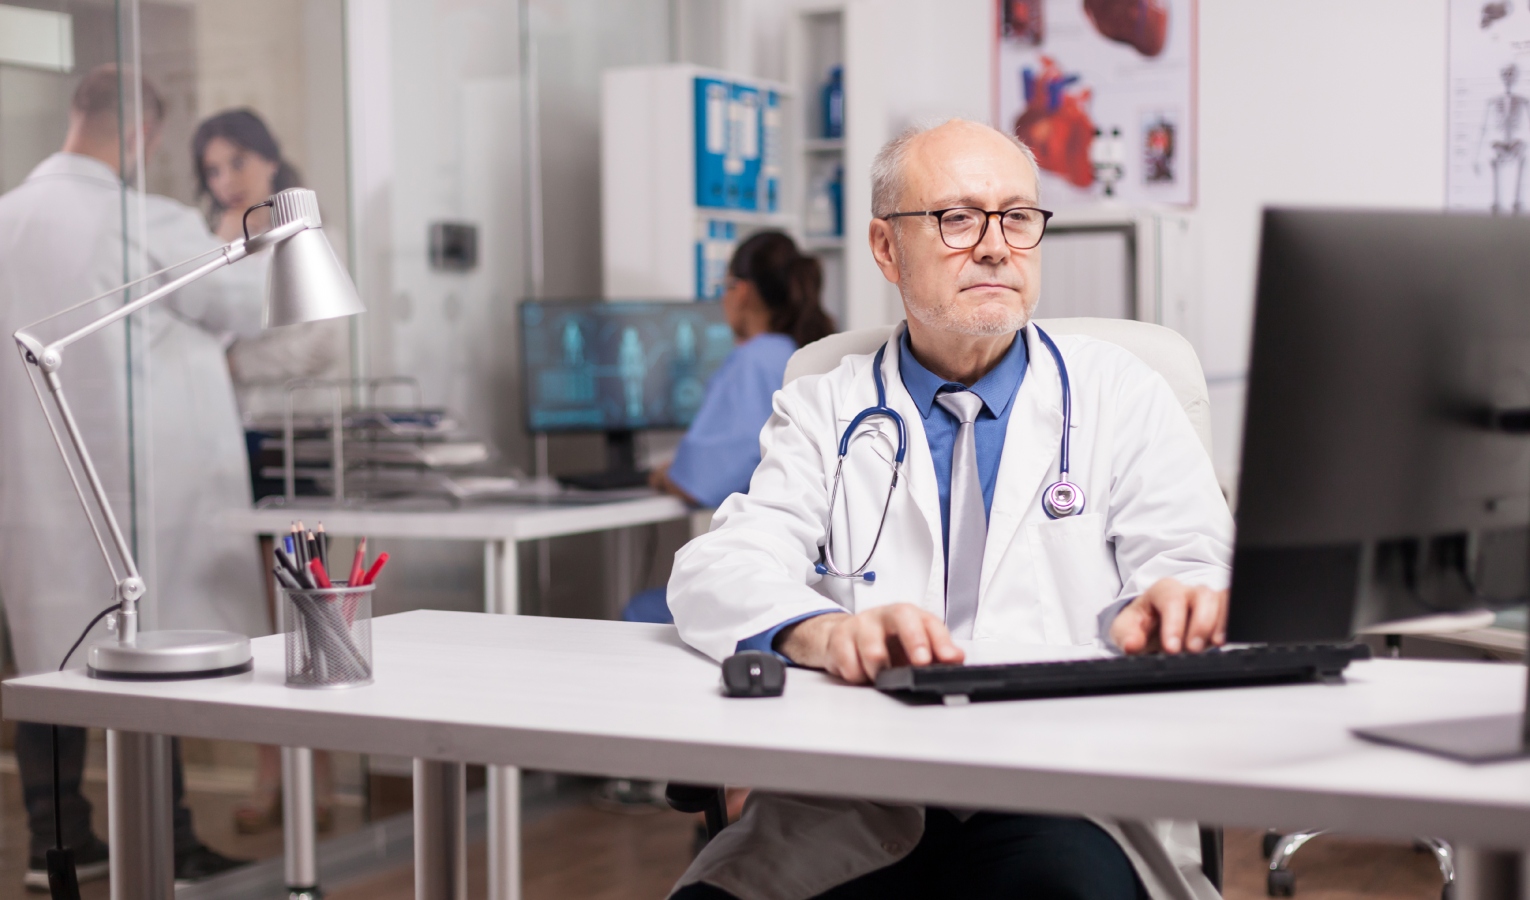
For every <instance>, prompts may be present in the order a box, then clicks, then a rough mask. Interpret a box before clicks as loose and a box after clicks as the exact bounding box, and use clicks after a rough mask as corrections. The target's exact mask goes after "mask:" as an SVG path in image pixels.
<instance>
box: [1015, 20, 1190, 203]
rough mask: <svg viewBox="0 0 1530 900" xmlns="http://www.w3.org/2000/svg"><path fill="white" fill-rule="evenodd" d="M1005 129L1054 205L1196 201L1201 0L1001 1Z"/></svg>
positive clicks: (1043, 194)
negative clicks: (1031, 161)
mask: <svg viewBox="0 0 1530 900" xmlns="http://www.w3.org/2000/svg"><path fill="white" fill-rule="evenodd" d="M996 2H997V4H998V19H997V26H998V79H999V83H998V85H997V86H996V90H995V92H994V96H995V97H996V98H997V104H998V110H997V114H998V117H999V121H998V122H997V123H996V124H998V125H999V127H1001V128H1007V129H1011V130H1013V131H1014V133H1015V136H1016V137H1018V138H1020V139H1021V140H1022V141H1025V142H1026V144H1028V145H1029V146H1030V148H1031V149H1032V150H1034V151H1035V153H1036V159H1037V162H1038V163H1040V165H1041V178H1042V183H1041V194H1042V197H1043V198H1044V199H1045V201H1046V203H1047V205H1050V206H1059V207H1065V206H1078V205H1084V204H1089V203H1095V202H1099V201H1114V202H1118V203H1122V204H1126V205H1133V204H1154V203H1168V204H1180V205H1190V204H1192V203H1194V202H1195V152H1196V135H1195V125H1196V123H1195V16H1196V4H1195V0H996Z"/></svg>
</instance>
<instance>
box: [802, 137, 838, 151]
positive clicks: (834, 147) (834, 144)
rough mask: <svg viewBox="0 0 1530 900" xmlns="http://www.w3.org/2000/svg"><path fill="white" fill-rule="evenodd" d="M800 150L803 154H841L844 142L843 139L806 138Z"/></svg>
mask: <svg viewBox="0 0 1530 900" xmlns="http://www.w3.org/2000/svg"><path fill="white" fill-rule="evenodd" d="M802 150H803V152H805V153H843V152H845V141H844V139H843V138H808V139H807V140H805V141H803V142H802Z"/></svg>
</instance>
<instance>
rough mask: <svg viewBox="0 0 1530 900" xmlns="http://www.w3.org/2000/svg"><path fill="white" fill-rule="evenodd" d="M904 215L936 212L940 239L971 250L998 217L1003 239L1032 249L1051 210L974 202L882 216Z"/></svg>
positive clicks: (1017, 248) (959, 248) (952, 246)
mask: <svg viewBox="0 0 1530 900" xmlns="http://www.w3.org/2000/svg"><path fill="white" fill-rule="evenodd" d="M903 216H934V217H935V221H936V222H938V223H940V239H941V240H942V241H945V242H946V246H947V247H950V248H951V249H952V250H971V249H972V248H973V247H976V246H977V245H978V244H981V243H982V242H983V237H984V236H985V235H987V234H988V219H989V217H991V216H998V217H999V234H1000V235H1001V236H1003V238H1004V243H1006V244H1008V245H1010V246H1011V247H1013V248H1014V249H1016V250H1030V249H1031V248H1033V247H1035V246H1036V245H1037V244H1039V243H1041V238H1042V235H1044V234H1046V231H1047V220H1048V219H1050V218H1052V212H1051V211H1050V210H1046V209H1037V208H1036V207H1034V206H1016V207H1014V208H1013V209H1004V210H999V209H993V210H988V209H978V208H977V207H975V206H956V207H952V208H951V209H927V210H923V211H921V212H899V213H888V214H887V215H885V216H879V217H878V218H882V219H897V218H900V217H903Z"/></svg>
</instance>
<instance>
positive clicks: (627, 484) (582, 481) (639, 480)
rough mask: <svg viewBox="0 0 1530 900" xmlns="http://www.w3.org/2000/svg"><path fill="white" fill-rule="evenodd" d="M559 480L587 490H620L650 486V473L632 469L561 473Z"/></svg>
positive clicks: (570, 485)
mask: <svg viewBox="0 0 1530 900" xmlns="http://www.w3.org/2000/svg"><path fill="white" fill-rule="evenodd" d="M558 480H559V481H561V482H563V483H564V484H565V485H567V486H569V487H571V488H579V489H580V490H585V491H620V490H626V489H628V488H640V487H648V473H647V472H637V471H632V470H620V469H618V470H615V471H606V472H586V473H584V474H582V475H559V476H558Z"/></svg>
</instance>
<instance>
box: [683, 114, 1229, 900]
mask: <svg viewBox="0 0 1530 900" xmlns="http://www.w3.org/2000/svg"><path fill="white" fill-rule="evenodd" d="M872 181H873V185H872V193H873V197H872V203H873V214H874V216H875V219H874V220H873V221H872V224H871V251H872V254H873V256H874V257H875V258H876V262H877V265H878V266H879V267H880V268H881V270H882V273H883V275H885V276H886V277H887V279H888V280H889V281H892V282H894V283H896V284H897V285H898V287H899V290H900V292H901V293H902V296H903V304H904V309H905V311H906V313H907V324H906V327H900V328H898V329H896V330H895V331H894V334H893V336H892V338H891V339H890V340H889V341H888V342H887V344H886V345H885V346H884V347H883V348H882V349H881V350H880V351H878V352H877V353H876V354H874V355H867V356H852V357H847V358H846V359H845V360H844V361H843V362H842V363H841V364H840V365H839V367H838V368H837V369H835V370H834V371H832V372H830V373H828V374H826V375H822V376H810V377H806V378H801V379H798V380H796V381H794V382H793V383H792V384H790V385H788V386H787V387H786V388H784V389H783V390H781V391H780V392H778V393H777V394H776V396H775V412H774V415H773V416H772V418H771V419H770V421H769V423H768V424H767V425H766V426H765V430H764V431H763V432H762V433H761V436H760V443H761V447H762V452H763V458H762V461H761V463H760V466H759V468H758V469H757V470H756V471H755V473H754V479H753V481H752V482H751V483H750V488H749V493H748V494H747V495H743V494H735V495H734V496H733V497H731V498H730V499H729V500H728V501H727V502H726V503H724V504H723V505H722V507H721V508H720V509H719V510H718V511H717V515H716V517H715V520H714V524H713V528H712V531H711V532H710V533H709V534H706V535H704V536H702V537H699V538H697V539H696V540H694V541H692V542H691V543H689V544H687V545H686V546H685V547H684V548H683V549H682V550H681V551H680V552H679V554H677V556H676V558H675V567H674V572H673V575H672V576H671V578H670V582H669V598H670V600H669V602H670V607H671V609H672V610H673V612H674V615H675V623H676V625H677V626H678V627H679V630H680V634H681V636H682V637H683V638H684V639H685V641H686V642H687V643H689V644H691V645H692V646H694V647H696V648H698V649H699V650H701V651H703V652H705V653H707V654H708V655H710V656H712V657H714V658H717V659H721V658H723V657H726V656H728V655H730V654H732V653H734V652H736V651H738V650H741V649H751V648H753V649H761V650H771V651H775V652H777V653H780V654H782V655H784V656H785V657H786V658H787V659H788V660H789V661H791V662H793V663H795V664H797V665H801V666H810V667H816V668H821V669H825V670H827V671H828V672H829V673H831V674H833V675H836V676H838V677H839V678H841V679H843V680H844V681H846V682H849V683H852V684H862V683H866V682H868V681H870V680H872V679H873V678H874V677H875V676H876V673H877V672H878V671H880V670H881V669H883V668H885V667H887V666H889V665H898V664H904V663H909V664H913V665H924V664H928V663H931V662H937V661H938V662H946V663H951V662H959V661H961V660H962V659H963V651H962V650H961V649H960V647H958V646H957V644H956V643H955V642H954V641H953V637H954V638H959V639H971V640H985V639H988V640H992V639H1005V640H1010V641H1019V642H1029V643H1050V644H1088V643H1091V642H1094V641H1096V640H1100V639H1103V640H1105V641H1108V642H1110V643H1112V644H1114V645H1115V646H1116V647H1118V648H1120V649H1122V650H1125V651H1126V652H1141V651H1144V650H1150V649H1162V650H1163V651H1165V652H1168V653H1177V652H1187V651H1188V652H1194V651H1199V650H1202V649H1205V648H1207V647H1209V646H1211V645H1214V644H1219V643H1221V642H1222V641H1223V632H1224V630H1225V613H1226V606H1227V594H1226V591H1225V587H1226V585H1227V582H1228V578H1229V572H1230V569H1229V561H1230V559H1231V540H1232V518H1231V516H1230V514H1229V513H1228V510H1227V506H1226V503H1225V502H1224V501H1223V499H1222V495H1221V493H1220V492H1219V490H1218V488H1217V483H1216V479H1215V477H1214V476H1213V474H1212V468H1211V463H1210V460H1209V459H1207V456H1206V453H1205V451H1204V450H1203V449H1202V447H1201V445H1200V443H1199V441H1198V440H1197V438H1196V435H1195V433H1194V430H1193V428H1192V426H1191V424H1190V421H1189V419H1188V418H1187V417H1186V416H1185V414H1184V411H1183V410H1182V408H1181V407H1180V405H1179V403H1178V402H1177V401H1176V400H1175V398H1174V395H1173V393H1172V392H1171V390H1170V389H1169V387H1168V385H1167V384H1166V383H1165V382H1164V381H1163V379H1162V378H1161V377H1160V376H1159V375H1157V374H1156V373H1155V372H1153V371H1152V370H1151V369H1150V368H1148V366H1147V365H1146V364H1144V363H1142V362H1141V361H1139V360H1138V359H1137V358H1136V357H1134V356H1132V355H1131V354H1130V353H1128V352H1127V351H1125V350H1123V349H1121V348H1119V347H1117V346H1116V345H1114V344H1110V343H1106V342H1103V341H1098V340H1092V339H1089V338H1086V337H1081V336H1061V335H1060V336H1058V337H1057V338H1056V339H1055V343H1054V342H1053V339H1052V338H1050V337H1049V336H1046V335H1045V334H1044V333H1043V332H1042V331H1041V330H1040V329H1039V328H1037V327H1036V326H1035V325H1032V324H1030V317H1031V313H1032V312H1033V311H1034V310H1035V308H1036V303H1037V299H1038V297H1039V295H1040V274H1041V272H1040V269H1041V260H1040V256H1039V251H1038V250H1037V245H1038V244H1039V243H1040V240H1041V236H1042V232H1043V230H1044V226H1045V218H1046V215H1047V214H1045V213H1043V212H1042V211H1040V210H1038V209H1036V206H1037V201H1038V198H1037V171H1036V164H1035V161H1034V157H1032V156H1031V154H1030V152H1029V151H1028V150H1027V149H1026V148H1025V147H1023V146H1022V145H1020V144H1018V143H1017V142H1016V141H1015V140H1014V139H1012V138H1010V137H1008V136H1006V135H1004V134H1001V133H1000V132H998V131H995V130H993V129H991V128H989V127H987V126H984V125H978V124H976V123H973V122H967V121H961V120H954V121H951V122H947V123H945V124H944V125H941V126H939V127H937V128H933V129H928V130H924V131H911V132H908V133H905V134H903V135H902V136H900V137H898V138H896V139H895V140H893V141H892V142H891V143H889V144H888V145H887V146H886V147H884V148H883V149H882V151H881V153H880V154H879V155H878V157H877V159H876V161H875V163H874V165H873V173H872ZM1059 359H1061V360H1062V361H1063V362H1064V363H1065V364H1066V372H1067V374H1068V375H1069V376H1071V378H1070V379H1069V380H1070V386H1071V396H1072V420H1073V428H1072V435H1071V438H1072V440H1071V457H1072V458H1071V462H1072V465H1071V470H1070V473H1069V480H1070V481H1071V482H1072V483H1073V484H1074V485H1076V486H1077V488H1078V489H1080V490H1081V492H1082V495H1083V498H1084V508H1083V510H1082V511H1077V512H1075V513H1074V514H1071V515H1062V516H1059V517H1056V518H1053V517H1052V515H1051V514H1049V512H1048V511H1047V510H1046V509H1045V508H1044V504H1045V502H1046V501H1047V500H1048V498H1047V497H1046V496H1045V495H1046V494H1047V493H1048V489H1049V488H1050V487H1051V486H1053V485H1054V484H1055V483H1056V482H1057V481H1058V479H1059V468H1060V466H1059V463H1060V442H1061V438H1062V429H1063V415H1062V403H1063V376H1062V371H1063V370H1062V368H1061V367H1060V365H1059V362H1058V360H1059ZM873 370H875V371H873ZM878 375H879V376H880V378H877V377H876V376H878ZM879 381H880V387H881V388H882V390H883V391H885V397H886V405H887V406H888V407H890V408H891V409H892V410H894V411H896V412H897V413H898V414H899V415H900V416H901V417H902V420H903V421H904V422H905V423H906V426H907V438H906V446H907V452H906V455H905V457H904V459H903V462H902V464H901V465H899V464H898V463H897V461H896V453H897V451H896V448H897V445H898V435H897V429H896V425H895V424H894V423H893V421H892V420H891V418H890V417H887V416H873V417H870V418H867V419H864V420H862V421H861V422H860V423H859V424H858V425H857V426H856V427H855V428H854V430H853V432H852V437H851V439H850V442H849V447H848V453H847V454H846V456H845V459H844V464H843V471H842V477H841V479H840V485H839V487H840V490H839V493H838V495H837V497H836V496H834V487H835V480H836V479H835V468H836V464H837V463H838V460H839V453H838V449H839V443H840V439H841V436H842V435H843V434H844V432H845V430H846V428H847V427H848V426H850V425H851V423H852V420H853V419H854V418H855V417H856V416H857V414H858V413H860V412H861V411H862V410H865V409H866V408H868V407H872V406H876V405H878V393H879V384H878V382H879ZM895 469H896V471H897V481H896V483H895V485H894V487H893V489H892V492H891V494H889V488H888V486H889V483H891V481H892V479H891V476H892V474H893V472H894V470H895ZM1051 499H1052V501H1054V509H1053V510H1052V512H1056V511H1057V503H1056V501H1059V500H1061V501H1063V503H1062V505H1063V506H1066V500H1067V499H1068V498H1066V497H1062V498H1058V497H1052V498H1051ZM884 507H885V527H880V525H879V523H882V521H883V518H884ZM879 531H880V539H878V533H879ZM831 534H832V539H831V538H830V535H831ZM862 571H874V572H875V573H876V578H875V580H874V581H868V580H866V579H864V578H860V577H854V576H855V574H856V573H858V572H862ZM835 573H841V574H835ZM842 576H851V577H842ZM1194 844H1195V832H1194V828H1193V826H1190V825H1188V824H1187V823H1180V824H1178V825H1175V824H1173V823H1160V824H1158V825H1155V826H1149V825H1143V824H1138V823H1117V822H1111V821H1097V820H1089V819H1079V818H1066V817H1057V816H1045V815H1019V814H1010V813H990V812H982V811H973V810H950V809H938V808H934V807H928V808H919V807H900V806H892V805H886V804H879V803H872V802H867V801H849V800H830V799H823V798H810V797H787V796H781V795H768V794H760V793H756V794H755V795H754V796H752V797H751V799H750V801H749V803H748V804H747V806H746V807H745V810H744V813H743V816H742V818H741V819H740V820H739V821H738V822H737V823H735V824H733V825H731V826H729V828H728V830H727V831H726V832H724V835H723V837H722V838H719V839H718V840H717V841H714V842H712V844H710V845H708V846H707V847H706V849H705V850H703V851H702V853H701V855H700V856H698V857H697V859H696V861H695V862H694V863H693V864H692V866H691V868H690V870H689V871H687V872H686V874H685V876H684V877H683V878H682V879H681V881H680V886H679V888H678V889H677V891H676V893H675V894H674V896H675V897H677V898H683V900H701V898H729V897H737V898H741V900H806V898H811V897H824V898H836V900H839V898H860V897H867V898H870V897H876V898H901V897H908V898H916V897H933V896H950V897H963V898H987V897H993V898H999V897H1004V898H1016V897H1025V898H1087V900H1117V898H1120V900H1130V898H1139V897H1154V898H1165V897H1175V898H1190V897H1211V896H1215V893H1214V891H1213V890H1212V887H1211V885H1210V884H1209V882H1207V881H1206V880H1205V878H1204V876H1203V875H1201V873H1200V871H1199V869H1198V866H1197V863H1198V860H1197V859H1196V856H1197V855H1198V851H1192V850H1190V849H1189V847H1190V846H1194Z"/></svg>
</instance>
